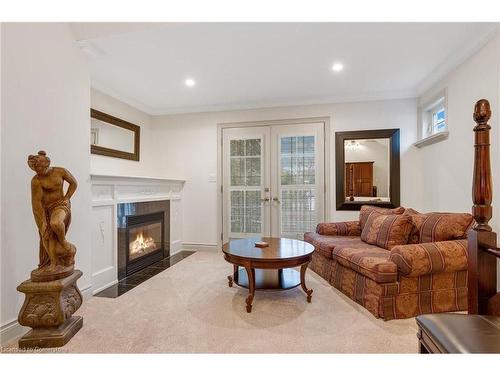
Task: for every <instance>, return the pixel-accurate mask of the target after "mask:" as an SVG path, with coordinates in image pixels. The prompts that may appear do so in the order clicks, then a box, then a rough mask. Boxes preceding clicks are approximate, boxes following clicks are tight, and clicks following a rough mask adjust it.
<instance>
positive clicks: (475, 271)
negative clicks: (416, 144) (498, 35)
mask: <svg viewBox="0 0 500 375" xmlns="http://www.w3.org/2000/svg"><path fill="white" fill-rule="evenodd" d="M490 117H491V110H490V104H489V102H488V101H487V100H485V99H481V100H479V101H478V102H477V103H476V105H475V107H474V115H473V118H474V121H475V122H476V124H477V125H476V126H475V127H474V173H473V182H472V198H473V202H474V205H473V207H472V214H473V216H474V219H475V221H476V224H475V225H474V227H473V229H472V230H471V231H470V232H469V233H468V237H467V240H468V246H467V247H468V261H467V270H468V282H467V286H468V295H467V305H468V312H469V314H470V315H453V314H442V315H434V314H431V315H422V316H419V317H417V318H416V319H417V324H418V327H419V332H418V338H419V341H420V352H421V353H500V318H498V316H500V293H497V258H500V249H499V248H497V235H496V233H495V232H493V231H492V229H491V227H490V225H489V224H488V222H489V221H490V219H491V217H492V208H491V201H492V181H491V167H490V129H491V127H490V125H489V124H488V120H489V119H490ZM478 314H480V315H478Z"/></svg>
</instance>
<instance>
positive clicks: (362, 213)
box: [359, 205, 405, 230]
mask: <svg viewBox="0 0 500 375" xmlns="http://www.w3.org/2000/svg"><path fill="white" fill-rule="evenodd" d="M373 211H375V212H378V213H380V214H385V215H389V214H395V215H398V214H402V213H403V212H404V211H405V209H404V207H396V208H383V207H377V206H368V205H363V206H361V209H360V210H359V226H360V228H361V230H363V228H364V227H365V224H366V221H367V220H368V216H370V214H371V213H372V212H373Z"/></svg>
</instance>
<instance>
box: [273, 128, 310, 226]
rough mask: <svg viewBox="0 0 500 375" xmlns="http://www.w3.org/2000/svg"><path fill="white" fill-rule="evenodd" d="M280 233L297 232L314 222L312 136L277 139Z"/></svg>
mask: <svg viewBox="0 0 500 375" xmlns="http://www.w3.org/2000/svg"><path fill="white" fill-rule="evenodd" d="M280 144H281V147H280V179H281V181H280V187H281V189H280V201H281V206H280V207H281V213H280V216H281V228H280V230H281V233H291V234H300V233H302V234H303V233H304V232H308V231H311V230H314V227H315V226H316V224H317V223H316V194H315V193H316V191H315V190H316V185H315V178H316V176H315V174H316V168H315V167H316V165H315V152H314V151H315V150H314V149H315V145H314V144H315V142H314V136H288V137H281V139H280Z"/></svg>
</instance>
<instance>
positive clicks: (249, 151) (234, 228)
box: [223, 128, 269, 239]
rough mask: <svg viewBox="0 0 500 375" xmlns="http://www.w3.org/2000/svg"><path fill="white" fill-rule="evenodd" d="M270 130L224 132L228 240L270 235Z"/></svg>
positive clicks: (224, 187)
mask: <svg viewBox="0 0 500 375" xmlns="http://www.w3.org/2000/svg"><path fill="white" fill-rule="evenodd" d="M266 132H269V129H268V128H264V129H262V128H250V129H248V128H235V129H224V143H223V147H225V150H224V154H225V156H224V157H225V160H224V163H225V166H226V167H225V168H224V170H225V176H224V186H223V196H224V195H225V197H224V201H225V203H224V204H225V206H226V207H227V209H225V217H226V219H225V222H224V238H225V239H230V238H242V237H250V236H263V235H265V234H266V233H268V230H267V232H266V228H268V225H269V224H268V223H269V220H268V218H267V219H266V217H265V215H266V214H267V215H269V212H268V211H269V210H268V208H267V212H266V207H265V201H264V199H263V198H264V196H265V194H266V193H265V191H264V186H265V181H266V176H265V173H264V172H265V169H266V168H265V157H264V139H265V133H266Z"/></svg>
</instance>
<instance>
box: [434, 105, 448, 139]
mask: <svg viewBox="0 0 500 375" xmlns="http://www.w3.org/2000/svg"><path fill="white" fill-rule="evenodd" d="M445 130H446V111H445V109H444V107H440V108H439V109H438V110H436V111H435V112H433V113H432V134H436V133H439V132H442V131H445Z"/></svg>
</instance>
